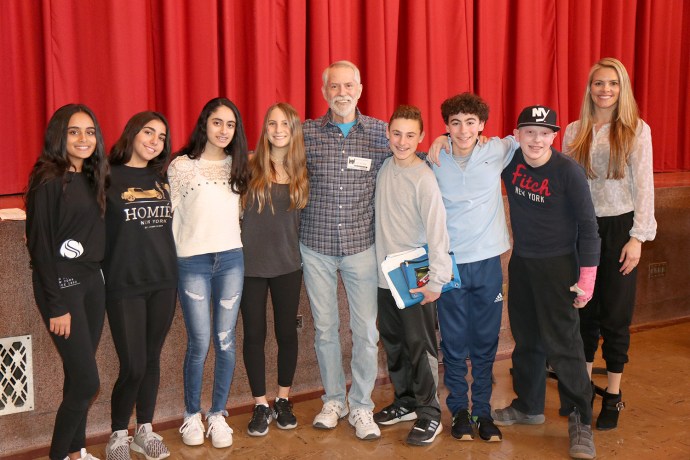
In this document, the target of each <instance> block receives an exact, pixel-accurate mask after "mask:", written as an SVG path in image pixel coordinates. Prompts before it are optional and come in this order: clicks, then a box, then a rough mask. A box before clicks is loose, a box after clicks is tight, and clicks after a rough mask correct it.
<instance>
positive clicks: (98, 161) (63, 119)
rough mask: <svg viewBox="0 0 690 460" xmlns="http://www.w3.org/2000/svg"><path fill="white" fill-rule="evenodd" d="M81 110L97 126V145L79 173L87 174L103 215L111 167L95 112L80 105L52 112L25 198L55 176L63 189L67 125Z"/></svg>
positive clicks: (67, 166)
mask: <svg viewBox="0 0 690 460" xmlns="http://www.w3.org/2000/svg"><path fill="white" fill-rule="evenodd" d="M79 112H83V113H85V114H87V115H88V116H89V117H91V120H92V121H93V126H94V128H95V129H96V148H95V149H94V151H93V153H92V154H91V156H90V157H89V158H86V159H85V160H84V163H83V164H82V170H81V172H82V174H84V177H86V179H87V181H88V183H89V185H90V186H91V189H92V190H93V192H94V195H95V196H96V202H97V203H98V207H99V208H100V209H101V216H103V215H104V214H105V187H106V182H107V181H108V172H109V171H110V168H109V166H108V162H107V161H106V157H105V144H104V142H103V133H102V132H101V126H100V125H99V124H98V120H97V119H96V115H94V114H93V112H92V111H91V109H89V108H88V107H87V106H85V105H83V104H67V105H63V106H62V107H60V108H59V109H57V110H56V111H55V113H54V114H53V116H52V117H50V120H49V121H48V126H47V127H46V132H45V140H44V142H43V150H42V151H41V155H40V156H39V157H38V160H36V163H35V164H34V167H33V168H32V170H31V173H30V174H29V184H28V185H27V188H26V194H25V199H28V196H29V194H30V193H31V192H32V191H33V190H34V189H35V188H36V187H38V186H40V185H41V184H44V183H46V182H47V181H49V180H51V179H55V178H62V182H63V188H64V186H65V183H66V174H65V173H66V172H67V171H68V170H69V168H70V166H72V163H70V161H69V157H68V155H67V127H68V126H69V121H70V119H71V118H72V115H74V114H75V113H79Z"/></svg>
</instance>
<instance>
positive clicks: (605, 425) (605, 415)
mask: <svg viewBox="0 0 690 460" xmlns="http://www.w3.org/2000/svg"><path fill="white" fill-rule="evenodd" d="M606 390H607V391H606V392H605V393H604V400H603V402H602V403H601V412H600V413H599V418H597V430H602V431H605V430H612V429H614V428H616V427H617V426H618V415H619V413H620V411H621V410H623V408H624V407H625V403H624V402H623V401H621V397H622V396H623V392H622V391H620V392H619V393H618V394H617V395H612V394H611V393H609V392H608V388H607V389H606Z"/></svg>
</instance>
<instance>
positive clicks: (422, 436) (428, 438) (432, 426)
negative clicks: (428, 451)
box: [406, 418, 443, 446]
mask: <svg viewBox="0 0 690 460" xmlns="http://www.w3.org/2000/svg"><path fill="white" fill-rule="evenodd" d="M442 430H443V425H442V424H441V422H440V421H439V420H431V419H428V418H420V419H417V421H416V422H414V426H413V427H412V429H411V430H410V433H409V434H408V435H407V440H406V442H407V443H408V444H412V445H413V446H428V445H429V444H431V443H432V442H434V439H436V436H437V435H438V434H439V433H440V432H441V431H442Z"/></svg>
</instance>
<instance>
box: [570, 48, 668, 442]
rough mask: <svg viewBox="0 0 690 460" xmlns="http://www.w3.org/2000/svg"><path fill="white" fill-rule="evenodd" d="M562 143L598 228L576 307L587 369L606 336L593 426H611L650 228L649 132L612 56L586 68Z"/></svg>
mask: <svg viewBox="0 0 690 460" xmlns="http://www.w3.org/2000/svg"><path fill="white" fill-rule="evenodd" d="M563 150H564V151H565V152H566V153H568V154H569V155H571V156H572V157H573V158H574V159H575V160H577V161H578V163H580V164H581V165H582V166H583V167H584V168H585V171H586V173H587V177H588V179H589V186H590V190H591V192H592V201H593V202H594V208H595V211H596V214H597V222H598V224H599V235H600V236H601V245H602V247H601V261H600V264H599V271H598V276H597V281H596V286H595V289H594V297H593V298H592V300H591V301H590V302H589V304H588V305H587V306H586V307H585V308H584V309H581V310H580V332H581V333H582V339H583V342H584V347H585V357H586V359H587V370H588V371H589V374H590V377H591V375H592V362H593V361H594V354H595V352H596V350H597V345H598V342H599V336H600V335H601V336H602V337H603V339H604V340H603V344H602V353H603V357H604V360H605V361H606V371H607V376H608V387H607V389H606V392H605V394H604V400H603V403H602V409H601V413H600V414H599V417H598V418H597V422H596V427H597V429H599V430H609V429H613V428H615V427H616V426H617V424H618V415H619V411H620V410H621V409H622V408H623V407H625V406H624V403H623V402H622V401H621V391H620V382H621V376H622V374H623V367H624V365H625V363H627V362H628V348H629V346H630V323H631V321H632V316H633V309H634V306H635V288H636V279H637V268H636V267H637V264H638V263H639V261H640V253H641V248H642V243H643V242H645V241H649V240H653V239H654V237H655V236H656V220H655V219H654V176H653V164H652V135H651V131H650V129H649V125H647V123H645V122H644V121H643V120H642V119H641V118H640V116H639V113H638V109H637V103H636V102H635V97H634V96H633V93H632V86H631V83H630V78H629V77H628V73H627V71H626V70H625V67H624V66H623V64H622V63H621V62H620V61H618V60H617V59H614V58H604V59H602V60H600V61H599V62H597V63H596V64H595V65H594V66H593V67H592V69H591V70H590V72H589V79H588V81H587V87H586V89H585V95H584V98H583V101H582V109H581V112H580V120H578V121H576V122H573V123H571V124H569V125H568V127H567V128H566V130H565V137H564V139H563ZM565 403H567V402H565Z"/></svg>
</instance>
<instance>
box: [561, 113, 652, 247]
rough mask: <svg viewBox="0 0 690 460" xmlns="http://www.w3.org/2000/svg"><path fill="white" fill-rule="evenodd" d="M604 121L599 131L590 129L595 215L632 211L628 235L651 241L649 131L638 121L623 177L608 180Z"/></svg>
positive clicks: (570, 131) (568, 132)
mask: <svg viewBox="0 0 690 460" xmlns="http://www.w3.org/2000/svg"><path fill="white" fill-rule="evenodd" d="M579 124H580V122H579V121H575V122H573V123H570V124H569V125H568V127H567V128H566V129H565V136H564V137H563V151H564V153H566V154H568V153H569V152H568V145H569V144H570V143H571V142H572V141H573V139H575V136H576V134H577V130H578V127H579ZM610 127H611V125H610V124H605V125H604V126H602V127H601V128H600V129H599V131H598V132H597V131H596V130H594V128H592V129H593V131H592V137H593V138H592V146H591V148H590V158H591V161H592V169H593V170H594V173H595V174H596V176H597V178H596V179H589V189H590V191H591V192H592V201H593V202H594V210H595V211H596V214H597V217H608V216H619V215H621V214H625V213H628V212H631V211H634V217H633V227H632V228H631V229H630V236H632V237H635V238H637V239H638V240H640V241H643V242H644V241H649V240H653V239H654V237H655V236H656V219H655V218H654V166H653V163H652V132H651V129H650V128H649V125H648V124H647V123H645V122H644V121H642V120H640V122H639V124H638V126H637V142H636V143H635V147H634V149H633V151H632V153H631V154H630V157H629V159H628V164H627V166H626V168H625V177H623V179H620V180H615V179H607V178H606V173H607V171H608V166H609V156H610V146H609V129H610Z"/></svg>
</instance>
